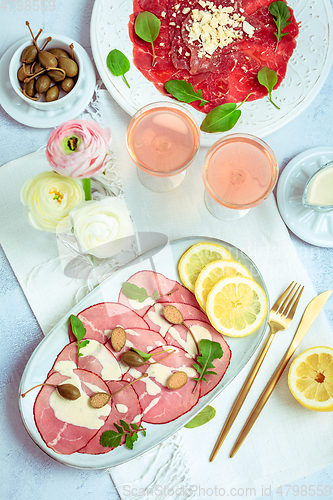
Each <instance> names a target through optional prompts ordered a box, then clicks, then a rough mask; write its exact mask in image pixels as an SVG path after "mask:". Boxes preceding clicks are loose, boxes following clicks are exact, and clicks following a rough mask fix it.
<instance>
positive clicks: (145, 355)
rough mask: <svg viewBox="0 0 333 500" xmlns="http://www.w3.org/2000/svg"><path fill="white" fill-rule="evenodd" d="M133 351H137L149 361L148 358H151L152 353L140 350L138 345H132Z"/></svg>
mask: <svg viewBox="0 0 333 500" xmlns="http://www.w3.org/2000/svg"><path fill="white" fill-rule="evenodd" d="M131 351H134V352H137V353H138V354H139V355H140V356H141V357H142V358H143V359H144V360H145V361H148V359H150V358H151V354H147V353H146V352H143V351H140V349H136V347H131Z"/></svg>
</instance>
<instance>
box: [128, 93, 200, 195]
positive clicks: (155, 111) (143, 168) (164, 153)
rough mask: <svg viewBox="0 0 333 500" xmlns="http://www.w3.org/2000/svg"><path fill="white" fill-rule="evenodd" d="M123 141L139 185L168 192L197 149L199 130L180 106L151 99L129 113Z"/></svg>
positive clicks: (183, 171) (181, 176)
mask: <svg viewBox="0 0 333 500" xmlns="http://www.w3.org/2000/svg"><path fill="white" fill-rule="evenodd" d="M126 142H127V151H128V153H129V155H130V157H131V159H132V160H133V162H134V163H135V164H136V165H137V166H138V167H139V168H138V175H139V179H140V181H141V182H142V184H143V185H144V186H145V187H147V188H148V189H150V190H152V191H157V192H164V191H171V190H172V189H174V188H176V187H178V186H179V185H180V184H181V182H183V180H184V178H185V175H186V168H187V167H188V166H189V165H190V164H191V163H192V161H193V159H194V157H195V155H196V153H197V151H198V149H199V145H200V130H199V127H198V124H197V123H196V121H195V119H194V117H193V116H192V114H191V113H190V112H189V111H187V110H186V109H185V108H184V107H183V106H180V105H178V104H175V103H168V102H155V103H152V104H149V105H147V106H144V107H143V108H141V109H140V110H139V111H138V112H137V113H136V114H135V115H134V116H133V118H132V120H131V121H130V124H129V126H128V129H127V138H126Z"/></svg>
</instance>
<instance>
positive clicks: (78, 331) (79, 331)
mask: <svg viewBox="0 0 333 500" xmlns="http://www.w3.org/2000/svg"><path fill="white" fill-rule="evenodd" d="M70 321H71V325H72V331H73V334H74V336H75V337H76V339H77V340H78V342H80V341H81V340H82V339H83V337H84V336H85V334H86V331H87V330H86V329H85V328H84V326H83V323H82V321H81V320H80V319H79V318H78V317H77V316H74V314H71V317H70Z"/></svg>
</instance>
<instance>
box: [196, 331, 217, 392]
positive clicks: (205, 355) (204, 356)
mask: <svg viewBox="0 0 333 500" xmlns="http://www.w3.org/2000/svg"><path fill="white" fill-rule="evenodd" d="M199 347H200V355H198V356H197V359H196V361H197V363H194V364H193V367H194V368H195V369H196V370H197V372H198V373H199V377H198V378H194V379H192V380H195V381H196V382H197V383H196V384H195V387H194V389H193V392H195V390H196V388H197V387H198V384H199V382H200V380H204V381H205V382H207V380H206V379H205V375H216V373H215V372H213V371H209V370H208V369H209V368H215V367H214V365H213V361H214V359H219V358H222V356H223V350H222V347H221V344H219V343H218V342H213V341H212V340H208V339H201V340H200V343H199Z"/></svg>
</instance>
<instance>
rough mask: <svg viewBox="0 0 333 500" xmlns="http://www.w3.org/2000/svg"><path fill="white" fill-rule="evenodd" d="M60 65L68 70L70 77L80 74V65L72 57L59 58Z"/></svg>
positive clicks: (67, 73)
mask: <svg viewBox="0 0 333 500" xmlns="http://www.w3.org/2000/svg"><path fill="white" fill-rule="evenodd" d="M58 66H59V68H61V69H63V70H64V71H66V75H67V76H69V77H70V78H73V76H76V75H77V74H78V67H77V64H76V62H75V61H73V60H72V59H69V57H60V58H59V59H58Z"/></svg>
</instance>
